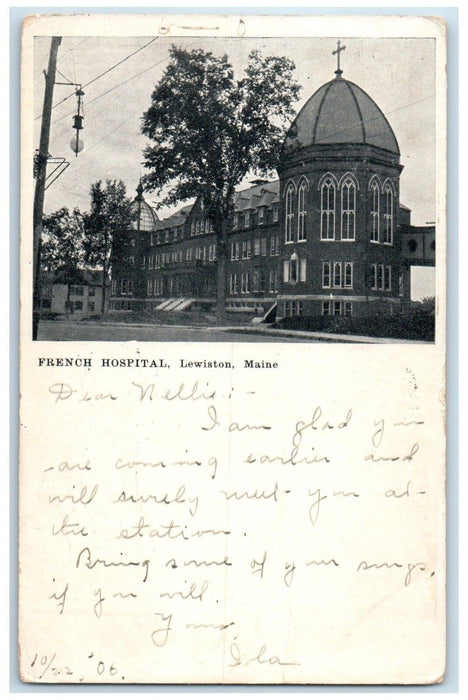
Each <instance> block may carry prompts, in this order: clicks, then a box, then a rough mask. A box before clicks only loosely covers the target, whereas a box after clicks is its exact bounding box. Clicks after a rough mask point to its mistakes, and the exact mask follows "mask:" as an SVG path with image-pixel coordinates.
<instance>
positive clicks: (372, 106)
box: [284, 75, 400, 155]
mask: <svg viewBox="0 0 468 700" xmlns="http://www.w3.org/2000/svg"><path fill="white" fill-rule="evenodd" d="M342 143H347V144H348V143H349V144H367V145H370V146H377V147H378V148H383V149H385V150H387V151H391V152H392V153H396V154H398V155H399V154H400V149H399V147H398V142H397V140H396V138H395V134H394V133H393V130H392V127H391V126H390V124H389V123H388V121H387V118H386V117H385V115H384V113H383V112H382V110H381V109H380V108H379V107H378V106H377V104H376V103H375V102H374V100H373V99H372V98H371V97H369V95H368V94H367V93H366V92H364V90H362V89H361V88H360V87H359V86H358V85H356V84H355V83H352V82H351V81H350V80H345V79H344V78H342V77H341V75H338V76H337V77H336V78H334V79H333V80H330V82H328V83H325V85H322V87H321V88H319V89H318V90H317V91H316V92H315V93H314V94H313V95H312V97H310V98H309V100H308V101H307V102H306V103H305V105H304V107H303V108H302V109H301V111H300V112H299V114H298V115H297V117H296V119H295V120H294V122H293V124H292V126H291V128H290V130H289V132H288V134H287V136H286V139H285V142H284V147H285V148H286V150H289V149H296V148H303V147H306V146H312V145H324V144H325V145H326V144H342Z"/></svg>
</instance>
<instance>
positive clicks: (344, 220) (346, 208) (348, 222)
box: [341, 177, 356, 241]
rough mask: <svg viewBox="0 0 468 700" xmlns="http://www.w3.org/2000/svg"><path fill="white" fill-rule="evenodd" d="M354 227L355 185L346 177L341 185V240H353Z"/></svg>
mask: <svg viewBox="0 0 468 700" xmlns="http://www.w3.org/2000/svg"><path fill="white" fill-rule="evenodd" d="M355 227H356V185H355V184H354V182H353V180H352V179H351V178H350V177H347V178H346V180H345V181H344V182H343V184H342V186H341V240H343V241H354V238H355Z"/></svg>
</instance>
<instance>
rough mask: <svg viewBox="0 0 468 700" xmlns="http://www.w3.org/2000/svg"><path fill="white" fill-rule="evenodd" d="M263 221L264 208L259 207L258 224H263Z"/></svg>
mask: <svg viewBox="0 0 468 700" xmlns="http://www.w3.org/2000/svg"><path fill="white" fill-rule="evenodd" d="M264 221H265V207H260V209H259V210H258V223H259V224H263V222H264Z"/></svg>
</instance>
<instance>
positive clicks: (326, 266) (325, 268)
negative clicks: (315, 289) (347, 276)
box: [322, 261, 331, 289]
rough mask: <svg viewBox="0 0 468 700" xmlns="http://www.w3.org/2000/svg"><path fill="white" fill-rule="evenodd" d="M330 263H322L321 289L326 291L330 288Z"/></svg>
mask: <svg viewBox="0 0 468 700" xmlns="http://www.w3.org/2000/svg"><path fill="white" fill-rule="evenodd" d="M330 267H331V266H330V263H329V262H327V261H324V262H322V287H323V288H324V289H328V288H329V287H330V282H331V279H330V278H331V274H330Z"/></svg>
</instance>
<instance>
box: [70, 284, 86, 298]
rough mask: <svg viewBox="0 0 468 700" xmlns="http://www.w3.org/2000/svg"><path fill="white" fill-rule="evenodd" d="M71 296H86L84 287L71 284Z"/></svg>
mask: <svg viewBox="0 0 468 700" xmlns="http://www.w3.org/2000/svg"><path fill="white" fill-rule="evenodd" d="M70 296H75V297H82V296H84V287H81V286H77V285H74V284H71V285H70Z"/></svg>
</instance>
